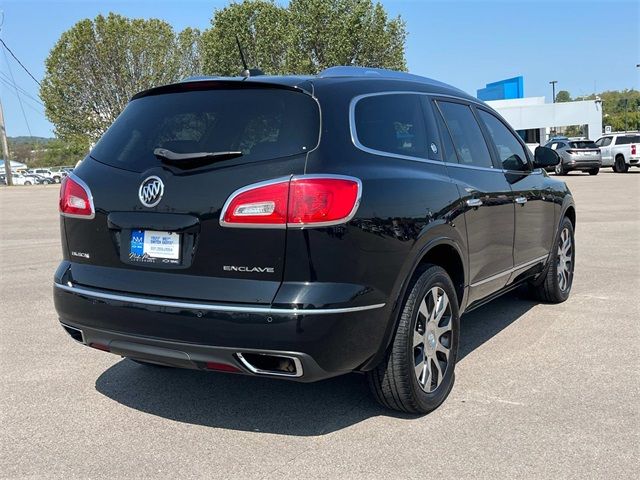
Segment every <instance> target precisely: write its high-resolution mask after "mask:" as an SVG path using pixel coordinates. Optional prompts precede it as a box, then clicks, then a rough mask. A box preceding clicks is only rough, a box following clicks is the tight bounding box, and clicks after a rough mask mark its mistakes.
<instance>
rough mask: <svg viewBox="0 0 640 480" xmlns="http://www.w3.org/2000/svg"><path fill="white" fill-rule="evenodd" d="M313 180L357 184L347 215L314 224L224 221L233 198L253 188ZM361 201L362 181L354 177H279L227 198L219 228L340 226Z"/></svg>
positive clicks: (300, 228)
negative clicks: (347, 181) (335, 180)
mask: <svg viewBox="0 0 640 480" xmlns="http://www.w3.org/2000/svg"><path fill="white" fill-rule="evenodd" d="M313 178H333V179H338V180H349V181H352V182H356V183H357V184H358V195H357V197H356V202H355V204H354V206H353V209H352V210H351V212H349V215H347V216H346V217H344V218H341V219H339V220H332V221H330V222H315V223H288V222H287V223H283V224H268V223H228V222H225V221H224V215H225V213H226V212H227V210H228V208H229V205H230V204H231V202H232V201H233V199H234V198H235V197H237V196H238V195H240V194H242V193H244V192H246V191H248V190H252V189H254V188H259V187H264V186H266V185H275V184H278V183H284V182H295V181H296V180H307V179H313ZM361 200H362V180H360V179H359V178H356V177H351V176H348V175H336V174H330V173H327V174H322V173H314V174H309V175H291V176H288V177H279V178H275V179H272V180H266V181H264V182H258V183H252V184H251V185H247V186H245V187H242V188H239V189H238V190H236V191H235V192H233V193H232V194H231V195H229V198H227V201H226V202H225V203H224V205H223V207H222V211H221V212H220V226H222V227H228V228H272V229H285V228H291V229H298V230H303V229H305V228H316V227H329V226H333V225H342V224H345V223H347V222H349V221H350V220H351V219H352V218H353V217H354V216H355V214H356V212H357V211H358V207H360V202H361Z"/></svg>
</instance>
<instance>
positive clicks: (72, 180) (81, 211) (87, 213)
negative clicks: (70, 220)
mask: <svg viewBox="0 0 640 480" xmlns="http://www.w3.org/2000/svg"><path fill="white" fill-rule="evenodd" d="M58 206H59V209H60V213H61V214H62V215H64V216H65V217H75V218H93V216H94V214H95V211H94V210H93V200H92V198H91V192H90V191H89V187H87V186H86V184H85V183H84V182H83V181H82V180H80V179H79V178H77V177H71V176H67V177H65V178H64V179H63V180H62V183H61V185H60V201H59V204H58Z"/></svg>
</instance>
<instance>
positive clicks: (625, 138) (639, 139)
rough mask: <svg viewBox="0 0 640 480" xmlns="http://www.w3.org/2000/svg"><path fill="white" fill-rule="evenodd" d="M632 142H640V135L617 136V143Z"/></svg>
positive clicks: (627, 143) (625, 143)
mask: <svg viewBox="0 0 640 480" xmlns="http://www.w3.org/2000/svg"><path fill="white" fill-rule="evenodd" d="M630 143H640V135H624V136H620V137H618V138H616V145H629V144H630Z"/></svg>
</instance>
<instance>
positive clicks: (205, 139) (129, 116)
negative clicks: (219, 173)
mask: <svg viewBox="0 0 640 480" xmlns="http://www.w3.org/2000/svg"><path fill="white" fill-rule="evenodd" d="M319 132H320V114H319V111H318V106H317V104H316V102H315V101H314V100H313V99H312V98H311V97H310V96H309V95H306V94H304V93H298V92H293V91H289V90H284V89H282V90H280V89H274V88H236V89H229V90H226V89H211V90H194V91H180V92H174V93H163V94H159V95H149V96H143V97H141V98H137V99H134V100H132V101H131V102H130V103H129V104H128V106H127V107H126V108H125V110H124V111H123V112H122V114H121V115H120V116H119V117H118V118H117V119H116V121H115V122H114V123H113V125H112V126H111V127H110V128H109V130H107V132H106V133H105V134H104V135H103V137H102V138H101V139H100V141H99V142H98V143H97V144H96V146H95V147H94V148H93V150H92V151H91V156H92V157H93V158H95V159H96V160H98V161H100V162H102V163H106V164H108V165H112V166H114V167H118V168H123V169H127V170H132V171H136V172H142V171H144V170H147V169H149V168H151V167H154V166H157V165H159V163H160V160H158V159H157V158H156V157H155V155H154V153H153V151H154V150H155V149H156V148H164V149H168V150H171V151H173V152H176V153H196V152H211V153H213V152H234V151H240V152H242V156H241V157H240V158H237V159H235V160H233V161H234V162H240V163H245V162H255V161H260V160H266V159H270V158H279V157H286V156H290V155H296V154H302V153H305V152H308V151H310V150H312V149H314V148H315V147H316V145H317V143H318V138H319Z"/></svg>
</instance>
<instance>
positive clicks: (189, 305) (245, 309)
mask: <svg viewBox="0 0 640 480" xmlns="http://www.w3.org/2000/svg"><path fill="white" fill-rule="evenodd" d="M53 285H54V287H55V288H57V289H59V290H64V291H66V292H70V293H73V294H75V295H81V296H86V297H91V298H101V299H104V300H115V301H118V302H125V303H134V304H140V305H151V306H156V307H169V308H186V309H190V310H204V311H208V312H228V313H259V314H266V315H269V314H272V315H331V314H336V313H353V312H362V311H365V310H375V309H378V308H382V307H384V306H385V305H386V304H385V303H377V304H373V305H363V306H359V307H343V308H316V309H304V308H272V307H256V306H239V305H215V304H211V303H196V302H180V301H173V300H156V299H154V298H149V297H138V296H133V295H119V294H116V293H108V292H103V291H98V290H92V289H87V288H82V287H77V286H74V285H72V284H70V285H62V284H60V283H54V284H53Z"/></svg>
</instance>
